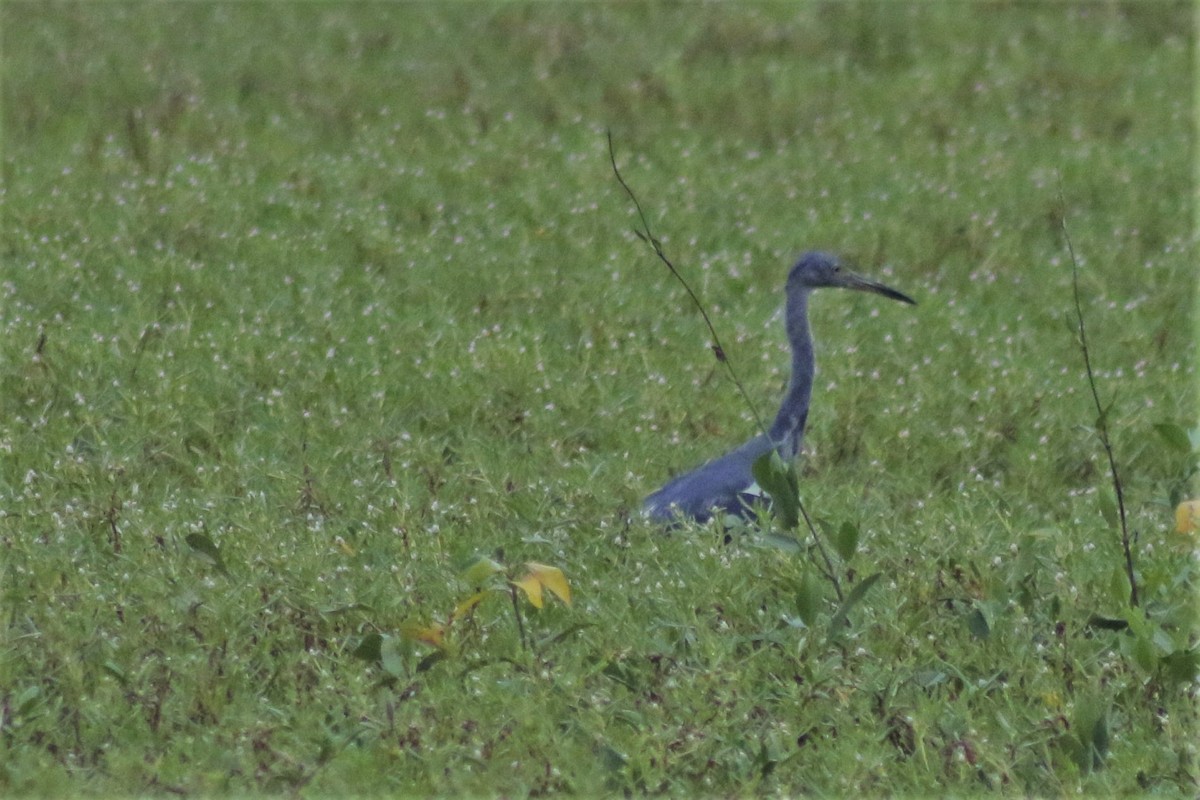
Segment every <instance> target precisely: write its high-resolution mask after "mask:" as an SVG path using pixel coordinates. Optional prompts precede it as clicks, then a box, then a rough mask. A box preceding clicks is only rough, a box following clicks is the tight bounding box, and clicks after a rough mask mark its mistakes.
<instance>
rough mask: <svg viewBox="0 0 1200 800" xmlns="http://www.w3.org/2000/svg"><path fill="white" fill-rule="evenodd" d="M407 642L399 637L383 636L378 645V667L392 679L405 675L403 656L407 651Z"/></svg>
mask: <svg viewBox="0 0 1200 800" xmlns="http://www.w3.org/2000/svg"><path fill="white" fill-rule="evenodd" d="M408 644H409V643H408V641H407V640H405V639H403V638H402V637H399V636H384V637H383V641H382V642H381V643H380V645H379V665H380V666H381V667H383V671H384V672H386V673H387V674H388V675H391V676H392V677H393V678H399V677H402V676H403V675H404V674H405V669H404V655H405V652H406V650H408Z"/></svg>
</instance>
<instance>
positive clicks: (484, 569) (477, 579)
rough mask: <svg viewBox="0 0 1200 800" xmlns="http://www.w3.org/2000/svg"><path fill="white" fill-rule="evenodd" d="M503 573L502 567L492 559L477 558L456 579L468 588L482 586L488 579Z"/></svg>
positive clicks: (485, 557)
mask: <svg viewBox="0 0 1200 800" xmlns="http://www.w3.org/2000/svg"><path fill="white" fill-rule="evenodd" d="M503 571H504V567H503V566H502V565H500V564H499V563H497V562H496V561H494V560H493V559H490V558H488V557H487V556H478V557H476V558H475V560H473V561H472V562H471V563H470V564H468V565H467V567H466V568H465V569H464V570H463V571H462V572H460V573H459V575H458V577H459V578H460V579H461V580H462V581H463V583H466V584H467V585H469V586H482V585H483V582H484V581H486V580H487V579H488V578H490V577H492V576H493V575H495V574H496V573H498V572H503Z"/></svg>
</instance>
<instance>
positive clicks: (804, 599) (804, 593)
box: [796, 570, 821, 628]
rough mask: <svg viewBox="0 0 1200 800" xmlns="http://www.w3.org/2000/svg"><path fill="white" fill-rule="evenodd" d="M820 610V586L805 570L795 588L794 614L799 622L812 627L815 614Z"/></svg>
mask: <svg viewBox="0 0 1200 800" xmlns="http://www.w3.org/2000/svg"><path fill="white" fill-rule="evenodd" d="M820 610H821V586H820V584H818V583H817V581H816V580H815V579H814V578H813V576H812V571H811V570H805V571H804V575H803V577H801V578H800V585H799V586H798V587H797V588H796V614H797V616H799V617H800V620H801V621H802V622H803V623H804V624H805V625H807V626H808V627H810V628H811V627H812V626H813V625H815V624H816V621H817V614H818V613H819V612H820Z"/></svg>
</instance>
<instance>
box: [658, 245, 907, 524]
mask: <svg viewBox="0 0 1200 800" xmlns="http://www.w3.org/2000/svg"><path fill="white" fill-rule="evenodd" d="M825 286H840V287H842V288H844V289H857V290H859V291H865V292H875V293H876V294H881V295H883V296H884V297H890V298H891V299H893V300H900V301H901V302H904V303H911V304H914V305H915V304H916V301H915V300H913V299H912V298H910V297H908V296H907V295H904V294H901V293H900V292H898V291H896V290H895V289H892V288H889V287H887V286H884V285H883V284H882V283H876V282H875V281H872V280H868V279H866V278H863V277H861V276H859V275H855V274H854V273H853V272H849V271H848V270H845V269H843V268H842V265H841V262H840V261H839V260H838V259H837V257H835V256H832V255H829V254H828V253H816V252H812V253H805V254H804V255H802V256H801V257H800V260H799V261H797V262H796V265H795V266H794V267H792V270H791V272H789V273H788V280H787V336H788V342H789V343H790V344H791V346H792V378H791V380H790V381H789V383H788V389H787V393H786V394H785V395H784V396H783V403H782V404H780V407H779V413H778V414H776V415H775V421H774V422H772V423H771V427H770V428H769V429H768V430H767V433H766V434H765V435H764V434H759V435H758V436H755V437H754V438H753V439H751V440H750V441H748V442H746V443H745V444H743V445H742V446H741V447H739V448H737V449H736V450H734V451H732V452H730V453H727V454H726V455H724V456H721V457H720V458H718V459H716V460H715V461H710V462H708V463H707V464H705V465H704V466H702V467H699V468H698V469H695V470H693V471H691V472H688V473H686V474H684V475H680V476H679V477H677V478H674V479H673V480H671V481H670V482H668V483H667V485H666V486H664V487H662V488H661V489H659V490H658V491H657V492H655V493H654V494H652V495H650V496H649V497H647V498H646V504H645V512H646V514H647V515H648V516H650V517H651V518H653V519H657V520H661V521H671V520H674V519H679V518H690V519H694V520H696V521H698V522H704V521H705V520H707V519H708V518H709V517H711V516H712V514H713V511H714V509H715V510H720V511H724V512H726V513H728V514H737V515H742V514H745V513H746V511H747V510H748V508H749V505H750V504H751V503H753V502H754V501H755V500H756V499H757V498H756V496H755V495H754V494H750V493H747V490H748V489H751V487H752V486H753V485H754V476H753V475H752V474H751V468H752V467H753V465H754V462H755V461H757V460H758V458H759V457H760V456H762V455H764V454H766V453H769V452H770V451H771V450H772V449H774V450H777V451H778V452H779V455H780V457H782V458H783V460H784V461H787V462H790V461H792V459H794V458H795V457H796V456H797V455H799V453H800V447H801V444H802V443H803V440H804V424H805V422H806V421H807V420H808V404H809V400H810V398H811V397H812V385H813V375H814V374H815V372H816V362H815V359H814V357H813V341H812V334H811V333H810V332H809V328H808V295H809V293H810V292H811V291H812V290H813V289H819V288H822V287H825Z"/></svg>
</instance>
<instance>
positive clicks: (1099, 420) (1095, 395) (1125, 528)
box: [1058, 177, 1139, 608]
mask: <svg viewBox="0 0 1200 800" xmlns="http://www.w3.org/2000/svg"><path fill="white" fill-rule="evenodd" d="M1058 200H1059V204H1060V205H1061V207H1062V214H1061V216H1060V218H1059V226H1060V227H1061V228H1062V232H1063V238H1064V239H1065V240H1066V242H1067V253H1068V254H1070V256H1071V288H1072V290H1073V292H1074V295H1075V318H1076V319H1077V320H1078V322H1079V349H1080V350H1082V351H1083V366H1084V369H1085V370H1086V371H1087V380H1088V388H1089V389H1090V390H1091V393H1092V401H1093V402H1094V403H1095V405H1096V435H1097V437H1098V438H1099V439H1100V444H1101V445H1102V446H1103V447H1104V454H1105V455H1106V456H1107V457H1108V472H1109V475H1111V476H1112V485H1113V492H1114V493H1115V494H1116V496H1117V513H1118V514H1119V515H1120V520H1121V549H1122V550H1123V551H1124V554H1125V574H1126V576H1127V577H1128V578H1129V605H1130V606H1132V607H1134V608H1137V607H1138V602H1139V601H1138V583H1137V574H1136V572H1135V571H1134V564H1133V538H1134V537H1133V535H1131V534H1130V531H1129V521H1128V519H1127V517H1126V513H1125V492H1124V489H1123V486H1122V484H1121V474H1120V472H1119V471H1118V470H1117V457H1116V455H1115V454H1114V453H1113V447H1112V440H1111V439H1110V438H1109V435H1108V411H1107V410H1106V409H1105V408H1104V404H1103V403H1101V402H1100V390H1099V389H1097V388H1096V374H1095V372H1094V371H1093V370H1092V356H1091V351H1090V350H1089V349H1088V341H1087V326H1086V325H1085V324H1084V321H1083V303H1082V302H1081V301H1080V299H1079V259H1077V258H1076V257H1075V246H1074V245H1073V244H1072V243H1071V233H1070V231H1068V230H1067V211H1066V208H1067V205H1066V200H1065V199H1064V197H1063V189H1062V179H1061V177H1060V179H1059V186H1058Z"/></svg>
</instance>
